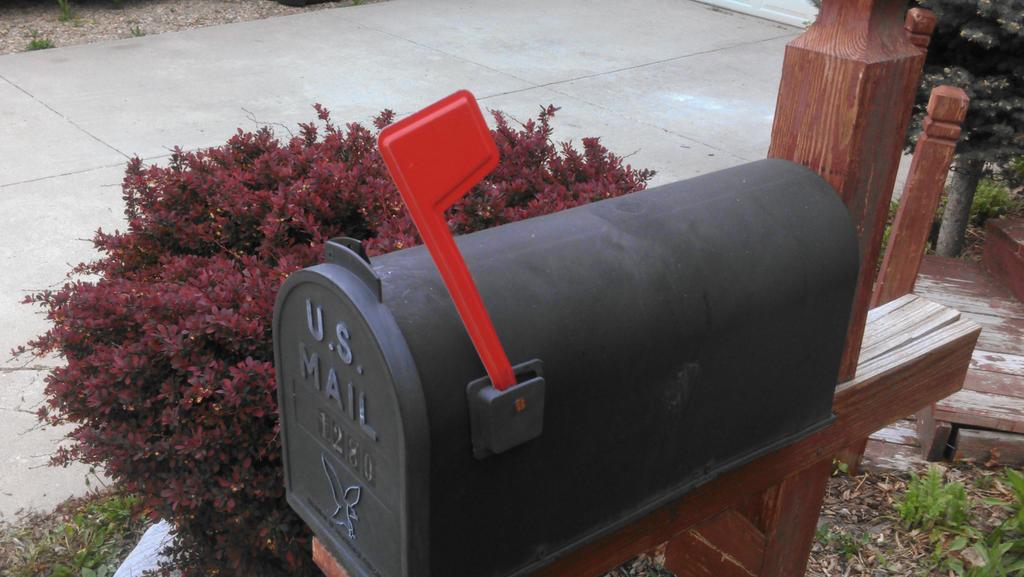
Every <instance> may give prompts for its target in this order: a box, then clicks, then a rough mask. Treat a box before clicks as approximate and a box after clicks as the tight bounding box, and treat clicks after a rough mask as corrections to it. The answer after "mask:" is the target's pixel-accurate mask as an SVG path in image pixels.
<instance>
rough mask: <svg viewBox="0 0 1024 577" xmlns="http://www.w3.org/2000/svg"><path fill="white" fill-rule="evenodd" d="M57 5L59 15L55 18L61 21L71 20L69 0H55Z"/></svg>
mask: <svg viewBox="0 0 1024 577" xmlns="http://www.w3.org/2000/svg"><path fill="white" fill-rule="evenodd" d="M57 6H59V7H60V16H58V17H57V19H58V20H60V21H61V22H67V21H69V20H71V0H57Z"/></svg>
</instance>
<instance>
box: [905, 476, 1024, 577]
mask: <svg viewBox="0 0 1024 577" xmlns="http://www.w3.org/2000/svg"><path fill="white" fill-rule="evenodd" d="M985 484H990V485H991V487H990V489H991V490H993V491H995V492H996V493H997V494H1001V495H1002V496H1001V497H990V498H986V499H983V500H982V501H983V502H982V503H981V504H982V505H988V506H990V507H996V508H998V509H1001V510H1003V511H1004V512H1005V514H1006V516H1005V518H1003V519H1002V521H1000V522H999V523H998V524H997V525H994V526H986V525H985V523H986V522H991V520H992V516H991V515H985V516H984V517H987V518H975V516H974V515H973V514H972V503H971V502H970V500H969V499H968V497H967V492H966V489H965V487H964V485H963V484H962V483H960V482H956V481H952V482H947V481H945V480H944V479H943V474H942V472H941V471H939V470H938V469H937V468H934V467H933V468H931V469H929V471H928V473H927V474H925V475H923V476H920V477H918V476H916V475H915V476H912V478H911V481H910V483H909V484H908V486H907V491H906V493H905V494H904V495H903V497H902V498H901V499H899V500H898V501H897V502H896V510H897V512H898V513H899V515H900V518H901V519H902V520H903V522H904V523H906V525H907V526H908V528H910V529H919V530H922V531H927V532H929V535H930V540H931V542H932V544H933V545H934V550H933V553H932V555H931V557H930V558H929V559H928V561H929V562H928V563H926V564H924V566H923V568H925V569H931V570H934V571H939V572H941V573H944V574H950V575H956V576H959V577H1011V576H1018V577H1019V576H1020V575H1024V476H1022V475H1021V474H1020V473H1019V472H1017V471H1014V470H1012V469H1007V470H1006V471H1005V472H1004V473H1003V474H1002V475H1001V476H992V477H989V478H988V480H986V481H984V482H983V483H981V485H985ZM977 485H978V484H977V483H976V486H977Z"/></svg>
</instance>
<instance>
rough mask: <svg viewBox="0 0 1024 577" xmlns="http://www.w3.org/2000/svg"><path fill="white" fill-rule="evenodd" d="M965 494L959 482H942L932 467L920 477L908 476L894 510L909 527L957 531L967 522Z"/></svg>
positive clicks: (940, 473)
mask: <svg viewBox="0 0 1024 577" xmlns="http://www.w3.org/2000/svg"><path fill="white" fill-rule="evenodd" d="M968 508H969V505H968V502H967V492H966V491H965V490H964V486H963V483H958V482H954V483H945V482H944V481H943V478H942V472H941V471H940V470H939V469H937V468H935V467H932V468H931V469H929V470H928V473H926V474H925V475H924V476H923V477H919V476H917V475H915V474H911V476H910V484H909V485H908V486H907V492H906V493H905V494H904V495H903V498H902V499H901V500H900V501H899V502H897V503H896V511H897V512H898V513H899V514H900V518H901V519H903V522H904V523H906V524H907V526H908V527H911V528H920V529H928V530H931V529H949V530H953V531H956V530H959V529H960V528H962V527H963V526H964V524H965V523H966V522H967V513H968Z"/></svg>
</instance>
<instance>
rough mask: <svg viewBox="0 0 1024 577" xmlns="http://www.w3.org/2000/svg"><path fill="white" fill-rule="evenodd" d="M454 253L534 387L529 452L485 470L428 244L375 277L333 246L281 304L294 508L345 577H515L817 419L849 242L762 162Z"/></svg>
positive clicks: (474, 364) (780, 166)
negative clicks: (537, 386)
mask: <svg viewBox="0 0 1024 577" xmlns="http://www.w3.org/2000/svg"><path fill="white" fill-rule="evenodd" d="M458 244H459V247H460V249H461V250H462V252H463V254H464V255H465V257H466V260H467V262H468V263H469V267H470V269H471V270H472V272H473V276H474V278H475V280H476V282H477V285H478V286H479V289H480V292H481V294H482V295H483V298H484V301H485V302H486V305H487V307H488V310H489V312H490V315H491V317H492V319H493V321H494V324H495V326H496V328H497V331H498V333H499V335H500V337H501V340H502V342H503V344H504V345H505V348H506V350H507V351H508V355H509V358H510V359H511V360H512V362H513V363H514V364H517V363H521V364H520V366H519V372H520V373H521V374H520V376H521V378H522V379H535V380H536V379H540V380H542V381H543V385H544V386H543V387H541V391H540V393H539V394H540V395H542V401H543V407H544V411H543V421H542V429H540V430H539V431H534V433H537V432H539V436H538V435H535V434H531V436H534V437H535V438H532V440H528V441H526V442H524V443H521V444H519V445H518V446H514V447H511V448H508V447H502V449H503V452H500V453H499V454H490V455H487V454H486V452H484V453H481V452H480V451H476V452H474V447H473V441H472V435H471V423H470V421H471V416H470V403H469V401H468V399H469V398H471V396H470V395H468V394H467V387H468V386H469V384H470V383H472V382H474V381H479V380H480V379H481V377H483V376H484V369H483V366H482V365H481V363H480V360H479V358H478V357H477V355H476V352H475V351H474V348H473V346H472V344H471V343H470V340H469V338H468V336H467V334H466V330H465V328H464V327H463V326H462V324H461V322H460V319H459V317H458V315H457V314H456V311H455V309H454V307H453V305H452V302H451V300H450V298H449V295H448V293H447V291H446V290H445V287H444V285H443V284H442V282H441V279H440V276H439V274H438V272H437V270H436V268H435V266H434V263H433V261H432V260H431V259H430V256H429V255H428V253H427V251H426V250H424V249H423V248H422V247H417V248H411V249H407V250H402V251H398V252H395V253H391V254H388V255H385V256H381V257H377V258H374V259H373V262H372V263H369V262H368V261H367V260H366V259H364V258H362V257H361V256H360V255H359V254H358V253H359V250H358V245H353V244H352V243H346V242H331V243H329V244H328V246H327V249H326V252H327V255H326V262H325V263H324V264H321V265H318V266H314V267H311V268H308V269H304V270H301V271H298V272H296V273H295V274H293V275H291V276H290V277H289V278H288V280H287V281H286V282H285V284H284V286H283V287H282V289H281V292H280V295H279V297H278V300H277V304H276V308H275V312H274V353H275V358H276V364H277V382H278V385H279V387H278V391H279V400H280V410H281V420H282V437H283V445H284V460H285V466H286V482H287V487H288V501H289V503H290V504H291V506H292V507H293V508H294V509H295V510H296V511H297V512H298V513H299V514H300V515H301V516H302V518H303V519H304V520H305V521H306V522H307V523H309V525H310V526H311V527H312V528H313V530H314V531H315V532H316V534H317V535H318V536H319V537H320V538H321V539H322V541H323V542H324V544H325V545H326V546H327V547H328V548H329V549H330V550H331V551H332V553H333V554H334V555H335V557H336V558H337V559H338V560H339V561H340V562H341V563H342V565H344V566H345V568H346V569H347V570H348V571H349V573H350V575H352V576H353V577H370V576H383V577H425V576H433V577H498V576H500V577H507V576H517V575H525V574H528V573H529V572H531V571H533V570H536V569H537V568H539V567H540V566H542V565H544V564H546V563H548V562H550V561H552V560H553V559H555V558H557V557H558V556H561V555H563V554H565V553H567V552H569V551H571V550H572V549H573V548H575V547H578V546H579V545H581V544H583V543H586V542H588V541H590V540H593V539H595V538H597V537H599V536H600V535H602V534H604V533H607V532H609V531H611V530H613V529H615V528H617V527H619V526H621V525H623V524H624V523H627V522H628V521H630V520H632V519H635V518H637V517H638V516H640V515H643V514H644V513H645V512H648V511H650V510H652V509H653V508H656V507H658V506H659V505H662V504H664V503H665V502H666V501H667V500H670V499H673V498H676V497H678V496H680V495H681V494H683V493H685V492H687V491H689V490H690V489H692V488H693V487H695V486H697V485H699V484H701V483H704V482H706V481H708V480H710V479H712V478H714V477H715V476H717V475H719V474H721V473H722V472H723V471H726V470H728V469H730V468H733V467H736V466H737V465H739V464H742V463H744V462H746V461H749V460H751V459H753V458H755V457H756V456H758V455H760V454H763V453H765V452H767V451H771V450H773V449H775V448H778V447H779V446H782V445H785V444H787V443H790V442H792V441H794V440H796V439H798V438H800V437H802V436H804V435H806V434H808V433H809V432H811V431H814V430H816V429H818V428H820V427H822V426H825V425H827V424H828V423H829V421H830V419H831V405H832V396H833V389H834V386H835V384H836V375H837V372H838V365H839V358H840V354H841V349H842V346H843V339H844V337H845V335H846V328H847V322H848V317H849V313H850V306H851V302H852V298H853V292H854V285H855V282H856V279H857V272H858V253H857V242H856V238H855V236H854V231H853V230H852V227H851V225H850V219H849V217H848V214H847V210H846V208H845V207H844V206H843V204H842V202H841V201H840V199H839V198H838V196H837V195H836V193H835V191H834V190H832V189H831V188H830V187H829V186H828V185H827V184H826V183H825V182H824V181H823V180H822V179H821V178H820V177H818V176H817V175H816V174H814V173H813V172H811V171H810V170H807V169H806V168H803V167H800V166H798V165H795V164H792V163H789V162H785V161H778V160H768V161H760V162H755V163H752V164H748V165H745V166H740V167H737V168H733V169H729V170H724V171H721V172H717V173H714V174H709V175H706V176H701V177H699V178H694V179H691V180H687V181H683V182H677V183H674V184H670V185H666V186H660V187H657V188H653V189H650V190H647V191H644V192H639V193H635V194H631V195H628V196H624V197H620V198H615V199H610V200H605V201H602V202H597V203H594V204H590V205H587V206H582V207H578V208H574V209H571V210H567V211H564V212H560V213H557V214H553V215H550V216H545V217H540V218H535V219H530V220H526V221H522V222H517V223H513V224H508V225H505V226H501V227H497V228H494V229H490V230H486V231H482V232H478V233H474V234H470V235H466V236H463V237H460V238H459V239H458ZM346 245H347V246H346ZM541 373H542V374H541ZM478 386H479V385H478ZM504 449H507V450H504Z"/></svg>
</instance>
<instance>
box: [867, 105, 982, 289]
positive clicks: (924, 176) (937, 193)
mask: <svg viewBox="0 0 1024 577" xmlns="http://www.w3.org/2000/svg"><path fill="white" fill-rule="evenodd" d="M969 103H970V99H969V98H968V97H967V93H965V92H964V91H963V90H961V89H960V88H957V87H955V86H937V87H935V89H933V90H932V94H931V98H930V99H929V100H928V115H927V116H926V117H925V119H924V123H923V126H922V131H921V136H920V137H918V139H917V147H916V148H915V149H914V159H913V161H912V162H911V164H910V175H909V177H908V178H907V184H906V186H905V187H904V188H903V196H902V197H901V198H900V206H899V209H898V210H897V212H896V219H895V220H894V221H893V223H892V227H891V228H890V229H889V245H888V246H887V247H886V249H885V256H884V258H883V260H882V267H881V269H880V270H879V273H878V282H877V283H876V284H875V291H874V294H873V296H872V305H871V306H878V305H882V304H885V303H887V302H889V301H891V300H893V299H895V298H898V297H901V296H903V295H905V294H907V293H909V292H911V291H913V290H914V281H915V279H916V278H917V273H918V271H919V270H920V268H921V260H922V259H923V258H924V251H925V248H926V246H927V244H928V236H929V235H930V234H931V230H932V223H933V222H934V221H935V211H936V209H937V208H938V207H939V200H940V199H941V198H942V191H943V189H944V188H945V185H946V177H947V176H948V175H949V166H950V164H951V163H952V162H953V154H954V153H955V152H956V143H957V140H958V139H959V138H960V132H961V126H962V125H963V122H964V118H966V117H967V106H968V104H969Z"/></svg>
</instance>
